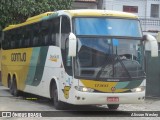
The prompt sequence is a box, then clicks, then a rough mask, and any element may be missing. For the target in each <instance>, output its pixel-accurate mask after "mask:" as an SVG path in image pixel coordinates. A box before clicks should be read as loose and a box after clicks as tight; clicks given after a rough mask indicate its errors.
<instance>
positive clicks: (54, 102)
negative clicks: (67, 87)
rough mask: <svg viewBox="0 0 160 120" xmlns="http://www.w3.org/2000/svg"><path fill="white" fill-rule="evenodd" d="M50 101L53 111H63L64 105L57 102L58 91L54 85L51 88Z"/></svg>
mask: <svg viewBox="0 0 160 120" xmlns="http://www.w3.org/2000/svg"><path fill="white" fill-rule="evenodd" d="M52 94H53V95H52V96H53V97H52V99H53V105H54V107H55V109H57V110H63V109H65V103H63V102H61V101H60V100H58V90H57V87H56V86H55V85H54V86H53V87H52Z"/></svg>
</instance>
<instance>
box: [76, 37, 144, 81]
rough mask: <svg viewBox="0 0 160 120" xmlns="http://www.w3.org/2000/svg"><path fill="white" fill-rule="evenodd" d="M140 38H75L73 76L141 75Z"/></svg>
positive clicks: (141, 55) (126, 76)
mask: <svg viewBox="0 0 160 120" xmlns="http://www.w3.org/2000/svg"><path fill="white" fill-rule="evenodd" d="M143 65H144V63H143V47H142V44H141V41H140V40H135V39H115V38H112V39H111V38H97V37H96V38H95V37H93V38H84V37H83V38H78V49H77V56H76V60H75V75H76V76H78V77H82V78H83V77H84V78H89V79H98V80H100V79H109V78H118V79H121V78H123V79H124V78H126V79H131V78H140V77H145V73H144V71H143Z"/></svg>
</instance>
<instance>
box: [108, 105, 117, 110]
mask: <svg viewBox="0 0 160 120" xmlns="http://www.w3.org/2000/svg"><path fill="white" fill-rule="evenodd" d="M107 106H108V108H109V109H111V110H116V109H118V107H119V104H108V105H107Z"/></svg>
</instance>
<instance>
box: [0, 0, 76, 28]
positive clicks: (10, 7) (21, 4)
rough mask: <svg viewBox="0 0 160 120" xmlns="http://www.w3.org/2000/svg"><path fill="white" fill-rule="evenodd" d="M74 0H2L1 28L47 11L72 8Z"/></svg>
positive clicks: (0, 9)
mask: <svg viewBox="0 0 160 120" xmlns="http://www.w3.org/2000/svg"><path fill="white" fill-rule="evenodd" d="M72 2H73V0H0V28H4V27H6V26H7V25H9V24H15V23H20V22H23V21H25V20H26V19H27V18H28V17H32V16H34V15H38V14H40V13H43V12H47V11H54V10H61V9H63V10H64V9H70V8H71V5H72Z"/></svg>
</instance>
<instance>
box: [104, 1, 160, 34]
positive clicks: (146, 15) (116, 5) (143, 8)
mask: <svg viewBox="0 0 160 120" xmlns="http://www.w3.org/2000/svg"><path fill="white" fill-rule="evenodd" d="M151 4H158V5H159V17H157V18H155V17H151ZM123 6H137V7H138V12H137V13H134V14H136V15H138V16H139V18H140V20H141V23H142V30H143V31H144V34H146V33H148V32H149V33H151V34H152V35H154V36H156V35H157V32H156V33H153V32H151V31H160V0H104V4H103V9H106V10H117V11H123Z"/></svg>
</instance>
